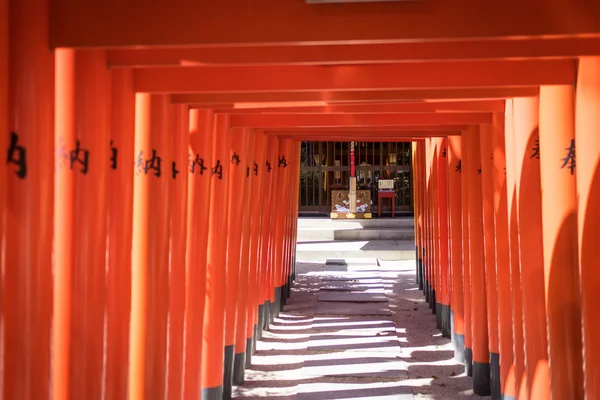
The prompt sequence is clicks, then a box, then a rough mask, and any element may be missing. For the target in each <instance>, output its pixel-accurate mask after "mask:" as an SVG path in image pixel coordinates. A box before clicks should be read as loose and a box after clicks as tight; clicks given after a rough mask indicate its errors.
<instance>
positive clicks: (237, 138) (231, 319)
mask: <svg viewBox="0 0 600 400" xmlns="http://www.w3.org/2000/svg"><path fill="white" fill-rule="evenodd" d="M230 131H231V133H230V135H231V140H230V155H229V158H227V160H224V161H223V162H227V163H228V164H229V200H228V201H227V203H228V210H227V214H228V215H229V218H228V222H227V267H226V270H227V289H226V292H227V298H226V302H225V350H224V351H225V353H224V360H225V361H224V368H225V374H224V377H223V398H224V399H230V398H231V387H232V385H233V359H234V355H235V334H236V324H237V306H238V295H239V290H240V260H241V255H242V224H241V223H240V219H242V220H243V217H244V216H243V214H242V211H243V209H244V203H245V200H246V199H245V198H244V195H245V190H246V183H247V181H248V179H247V176H246V168H245V163H244V162H245V160H244V158H242V155H244V154H245V155H246V156H247V154H248V139H249V135H248V134H247V133H246V132H245V130H244V128H231V129H230ZM242 267H243V268H246V266H242Z"/></svg>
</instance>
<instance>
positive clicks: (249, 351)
mask: <svg viewBox="0 0 600 400" xmlns="http://www.w3.org/2000/svg"><path fill="white" fill-rule="evenodd" d="M254 333H256V325H254ZM255 337H256V335H254V336H253V337H251V338H248V339H246V361H245V363H244V368H250V367H251V366H252V356H253V355H254V352H255V350H254V349H255V348H256V347H255V340H256V339H254V338H255Z"/></svg>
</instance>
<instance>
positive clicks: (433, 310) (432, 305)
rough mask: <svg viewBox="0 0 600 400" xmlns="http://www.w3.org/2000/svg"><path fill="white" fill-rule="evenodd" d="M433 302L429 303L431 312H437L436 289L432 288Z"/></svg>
mask: <svg viewBox="0 0 600 400" xmlns="http://www.w3.org/2000/svg"><path fill="white" fill-rule="evenodd" d="M430 292H431V303H429V307H431V313H432V314H435V312H436V311H437V309H436V306H435V305H436V301H435V289H432V290H431V291H430Z"/></svg>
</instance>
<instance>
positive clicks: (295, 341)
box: [233, 261, 482, 399]
mask: <svg viewBox="0 0 600 400" xmlns="http://www.w3.org/2000/svg"><path fill="white" fill-rule="evenodd" d="M381 264H382V265H381V266H380V270H381V275H382V279H383V282H384V287H385V292H386V295H387V296H388V299H389V305H390V310H391V311H392V318H393V320H394V322H395V324H396V327H397V332H398V335H399V338H400V345H401V346H402V349H401V357H402V358H403V359H404V360H405V361H406V363H407V365H408V377H409V379H408V380H403V381H398V382H397V384H398V385H401V386H409V387H411V389H412V392H413V394H414V398H415V399H471V398H472V399H482V397H480V396H475V395H474V394H473V391H472V381H471V378H469V377H467V376H465V375H464V373H463V370H464V368H463V366H462V364H459V363H457V362H456V361H454V359H453V351H452V345H451V343H450V340H449V339H446V338H443V337H442V336H441V333H440V332H439V331H438V330H437V329H436V326H435V316H434V315H433V314H432V313H431V310H430V309H429V306H428V304H427V303H426V302H425V299H424V296H423V294H422V292H421V291H419V290H418V287H417V285H416V284H415V276H414V262H407V261H398V262H381ZM323 269H324V265H323V264H322V263H304V262H298V263H297V266H296V272H297V280H296V285H295V286H294V289H293V291H292V295H291V298H290V299H289V300H288V304H287V305H286V308H285V311H284V312H282V313H281V314H280V316H279V318H276V319H275V321H274V323H273V324H272V325H271V329H270V331H268V332H267V331H265V332H264V333H263V338H262V340H260V341H258V343H257V352H256V354H255V355H254V356H253V358H252V364H253V365H252V368H250V369H248V370H246V383H245V384H244V385H242V386H239V387H236V388H234V392H233V395H234V397H236V398H245V399H295V398H296V393H297V389H298V385H299V384H301V383H320V382H340V383H350V382H352V383H360V382H365V383H366V382H373V380H372V379H365V378H362V379H361V378H330V377H327V378H326V377H305V376H303V375H302V373H301V370H302V365H303V360H304V358H303V356H304V355H306V354H307V351H306V346H307V342H308V337H309V336H310V334H311V333H313V330H312V327H311V326H312V321H313V318H314V312H315V307H316V303H317V295H318V290H319V286H320V285H319V281H318V279H319V278H317V277H311V276H307V275H306V273H307V272H309V271H320V270H323ZM350 398H352V399H359V398H360V397H349V399H350ZM375 398H376V397H375Z"/></svg>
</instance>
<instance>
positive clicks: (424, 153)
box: [421, 139, 429, 302]
mask: <svg viewBox="0 0 600 400" xmlns="http://www.w3.org/2000/svg"><path fill="white" fill-rule="evenodd" d="M428 158H429V140H428V139H425V140H423V141H422V147H421V166H422V169H421V193H422V194H423V196H422V201H421V202H422V206H423V238H422V240H423V266H422V268H423V294H424V295H425V300H426V301H427V302H429V254H428V252H429V188H428V186H427V177H428V176H429V164H428V162H427V160H428Z"/></svg>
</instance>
